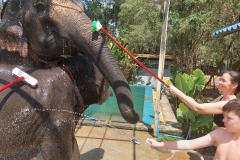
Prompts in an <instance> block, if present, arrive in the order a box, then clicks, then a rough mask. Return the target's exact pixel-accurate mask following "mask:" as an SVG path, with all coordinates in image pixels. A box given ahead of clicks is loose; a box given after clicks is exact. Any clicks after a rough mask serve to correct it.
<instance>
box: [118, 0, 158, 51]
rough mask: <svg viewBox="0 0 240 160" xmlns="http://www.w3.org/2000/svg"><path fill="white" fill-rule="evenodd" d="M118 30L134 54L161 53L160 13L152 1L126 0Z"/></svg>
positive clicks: (120, 14)
mask: <svg viewBox="0 0 240 160" xmlns="http://www.w3.org/2000/svg"><path fill="white" fill-rule="evenodd" d="M120 9H121V11H120V13H119V21H118V28H119V30H120V35H121V36H122V37H125V38H126V40H127V43H128V44H129V48H130V49H131V50H132V51H133V52H134V53H154V54H155V53H159V44H160V36H161V19H160V11H159V10H158V8H157V7H156V6H155V5H154V4H153V3H151V1H150V0H137V1H136V0H126V1H125V2H124V3H123V4H122V5H121V7H120Z"/></svg>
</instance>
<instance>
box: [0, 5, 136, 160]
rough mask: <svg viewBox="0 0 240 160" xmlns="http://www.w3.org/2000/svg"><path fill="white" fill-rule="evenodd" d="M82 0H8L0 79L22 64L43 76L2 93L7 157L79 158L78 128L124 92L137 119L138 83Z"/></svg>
mask: <svg viewBox="0 0 240 160" xmlns="http://www.w3.org/2000/svg"><path fill="white" fill-rule="evenodd" d="M91 24H92V22H91V20H90V18H89V17H88V16H87V15H86V14H85V12H84V5H83V3H82V2H81V1H80V0H44V1H43V0H7V1H6V2H5V4H4V7H3V10H2V13H1V24H0V75H1V76H0V85H5V84H7V83H8V82H11V81H13V80H14V77H12V74H11V70H12V69H13V68H14V67H18V68H20V69H22V70H23V71H25V72H26V73H28V74H29V75H31V76H32V77H34V78H35V79H37V80H38V86H37V88H32V87H31V86H29V85H27V84H25V83H23V82H19V83H17V84H15V85H13V86H12V87H10V88H7V89H6V90H4V91H2V92H1V93H0V100H1V102H0V131H1V134H0V148H1V149H0V159H9V160H10V159H11V160H12V159H24V160H25V159H48V160H51V159H54V160H56V159H58V160H78V159H80V155H79V150H78V146H77V142H76V139H75V137H74V130H75V127H76V121H77V120H78V119H79V115H77V114H75V113H76V112H77V113H79V114H80V113H82V112H83V111H84V109H86V107H87V106H88V105H90V104H93V103H103V102H104V101H106V99H107V98H108V97H109V96H110V93H109V91H108V86H109V85H110V86H111V87H112V89H113V91H114V94H115V95H116V99H117V102H118V106H119V110H120V112H121V114H122V116H123V118H124V119H125V120H126V121H127V122H128V123H132V124H135V123H137V122H138V121H139V115H138V113H136V112H135V110H134V106H133V99H132V94H131V90H130V87H129V85H128V82H127V80H126V78H125V77H124V75H123V73H122V71H121V70H120V68H119V66H118V64H117V63H116V61H115V60H114V58H113V55H112V53H111V51H110V50H109V49H108V48H107V46H106V44H105V42H104V39H103V37H102V36H101V34H100V33H98V32H92V30H91Z"/></svg>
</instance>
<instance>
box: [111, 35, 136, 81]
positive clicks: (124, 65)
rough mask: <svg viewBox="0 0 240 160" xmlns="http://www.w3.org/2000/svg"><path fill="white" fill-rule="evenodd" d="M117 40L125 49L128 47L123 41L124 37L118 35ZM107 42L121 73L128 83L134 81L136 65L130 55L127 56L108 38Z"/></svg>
mask: <svg viewBox="0 0 240 160" xmlns="http://www.w3.org/2000/svg"><path fill="white" fill-rule="evenodd" d="M117 41H118V42H120V43H121V45H122V46H123V47H124V48H125V49H127V48H128V45H127V43H126V42H125V39H124V38H121V37H118V38H117ZM107 44H108V48H109V49H110V50H111V52H112V53H113V55H114V59H115V60H116V61H117V62H118V64H119V67H120V68H121V70H122V71H123V74H124V75H125V77H126V79H127V80H128V82H129V83H130V84H133V83H135V82H136V80H137V79H136V75H137V69H138V65H137V64H136V63H135V62H134V61H133V60H132V59H131V57H130V56H128V55H127V54H126V53H125V52H124V51H123V50H122V49H121V48H120V47H119V46H117V45H116V44H115V43H114V42H113V41H111V40H109V41H108V43H107ZM127 50H128V49H127Z"/></svg>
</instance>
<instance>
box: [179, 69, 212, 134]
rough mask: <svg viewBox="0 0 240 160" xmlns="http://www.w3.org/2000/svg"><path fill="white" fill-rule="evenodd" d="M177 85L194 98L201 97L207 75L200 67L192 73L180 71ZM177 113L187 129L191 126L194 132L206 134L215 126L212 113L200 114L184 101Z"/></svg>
mask: <svg viewBox="0 0 240 160" xmlns="http://www.w3.org/2000/svg"><path fill="white" fill-rule="evenodd" d="M175 86H176V87H177V88H178V89H179V90H181V91H182V92H183V93H185V94H187V95H188V96H190V97H193V98H194V99H197V98H200V97H201V91H202V90H203V89H204V86H205V75H204V73H203V72H202V71H201V70H200V69H196V70H194V71H193V72H192V74H190V75H188V74H186V73H183V74H180V73H179V74H177V75H176V79H175ZM176 114H177V118H178V121H179V122H180V123H181V124H182V127H183V129H184V130H185V131H187V130H188V128H189V127H191V129H192V131H193V132H194V133H197V134H204V133H207V132H209V131H210V130H211V129H212V127H213V123H212V116H211V115H203V114H198V113H197V112H195V111H193V110H191V109H189V108H188V107H187V106H186V105H185V104H184V103H180V104H179V105H178V108H177V113H176Z"/></svg>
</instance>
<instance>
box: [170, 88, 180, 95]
mask: <svg viewBox="0 0 240 160" xmlns="http://www.w3.org/2000/svg"><path fill="white" fill-rule="evenodd" d="M168 90H169V92H170V93H171V94H173V95H178V94H179V92H181V91H180V90H179V89H177V88H176V87H174V86H170V87H169V88H168Z"/></svg>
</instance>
